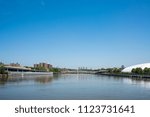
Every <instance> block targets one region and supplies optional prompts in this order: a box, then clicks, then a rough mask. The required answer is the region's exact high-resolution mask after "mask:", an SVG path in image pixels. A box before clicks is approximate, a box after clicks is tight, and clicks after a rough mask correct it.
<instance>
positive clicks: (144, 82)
mask: <svg viewBox="0 0 150 117" xmlns="http://www.w3.org/2000/svg"><path fill="white" fill-rule="evenodd" d="M123 82H124V83H127V84H130V85H137V86H141V87H144V88H148V89H150V79H134V78H133V79H131V78H123Z"/></svg>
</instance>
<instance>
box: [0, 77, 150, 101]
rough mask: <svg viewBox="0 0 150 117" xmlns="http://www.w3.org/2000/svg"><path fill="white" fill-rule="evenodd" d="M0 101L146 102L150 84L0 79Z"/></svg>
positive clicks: (81, 79)
mask: <svg viewBox="0 0 150 117" xmlns="http://www.w3.org/2000/svg"><path fill="white" fill-rule="evenodd" d="M0 99H1V100H8V99H11V100H18V99H19V100H20V99H21V100H25V99H27V100H29V99H30V100H118V99H119V100H133V99H134V100H137V99H139V100H141V99H142V100H146V99H150V81H149V80H146V81H144V80H136V79H130V78H123V77H114V76H101V75H93V74H60V75H54V76H24V77H14V78H8V79H7V80H0Z"/></svg>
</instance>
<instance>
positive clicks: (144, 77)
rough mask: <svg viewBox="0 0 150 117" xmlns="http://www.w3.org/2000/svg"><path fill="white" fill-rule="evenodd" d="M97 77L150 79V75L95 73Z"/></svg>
mask: <svg viewBox="0 0 150 117" xmlns="http://www.w3.org/2000/svg"><path fill="white" fill-rule="evenodd" d="M97 74H99V75H106V76H116V77H130V78H138V79H150V75H145V74H130V73H97Z"/></svg>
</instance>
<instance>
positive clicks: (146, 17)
mask: <svg viewBox="0 0 150 117" xmlns="http://www.w3.org/2000/svg"><path fill="white" fill-rule="evenodd" d="M149 52H150V1H149V0H13V1H12V0H0V61H2V62H5V63H12V62H18V63H20V64H21V65H28V66H32V65H33V64H34V63H39V62H47V63H50V64H52V65H53V66H55V67H67V68H78V67H88V68H101V67H120V66H121V65H125V66H126V67H127V66H130V65H134V64H140V63H148V62H150V54H149Z"/></svg>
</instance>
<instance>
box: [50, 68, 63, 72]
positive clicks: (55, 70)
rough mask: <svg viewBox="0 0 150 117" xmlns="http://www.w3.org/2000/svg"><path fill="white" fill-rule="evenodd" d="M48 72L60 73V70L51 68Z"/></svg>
mask: <svg viewBox="0 0 150 117" xmlns="http://www.w3.org/2000/svg"><path fill="white" fill-rule="evenodd" d="M49 71H50V72H54V73H59V72H60V69H58V68H51V69H49Z"/></svg>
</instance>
